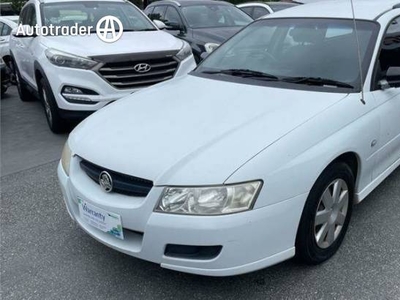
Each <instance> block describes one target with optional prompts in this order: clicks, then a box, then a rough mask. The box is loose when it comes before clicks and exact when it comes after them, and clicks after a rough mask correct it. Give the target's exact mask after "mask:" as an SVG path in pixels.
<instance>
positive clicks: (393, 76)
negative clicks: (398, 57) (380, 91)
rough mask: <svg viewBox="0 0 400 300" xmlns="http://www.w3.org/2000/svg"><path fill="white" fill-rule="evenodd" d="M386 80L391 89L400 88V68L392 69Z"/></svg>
mask: <svg viewBox="0 0 400 300" xmlns="http://www.w3.org/2000/svg"><path fill="white" fill-rule="evenodd" d="M386 80H387V82H388V83H389V86H390V87H394V88H400V67H390V68H389V69H388V71H387V73H386Z"/></svg>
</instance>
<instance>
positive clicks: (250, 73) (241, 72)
mask: <svg viewBox="0 0 400 300" xmlns="http://www.w3.org/2000/svg"><path fill="white" fill-rule="evenodd" d="M201 73H204V74H225V75H231V76H238V77H242V78H256V79H267V80H279V78H278V77H277V76H275V75H271V74H268V73H264V72H260V71H254V70H250V69H222V70H209V71H202V72H201Z"/></svg>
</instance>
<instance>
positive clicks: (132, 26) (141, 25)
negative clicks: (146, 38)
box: [42, 1, 157, 31]
mask: <svg viewBox="0 0 400 300" xmlns="http://www.w3.org/2000/svg"><path fill="white" fill-rule="evenodd" d="M105 16H114V17H117V18H118V19H119V20H120V21H121V22H122V25H123V28H124V31H147V30H157V29H156V28H155V27H154V26H153V25H152V24H151V22H150V21H149V20H148V19H146V17H144V16H143V14H142V13H141V12H140V11H139V10H138V9H136V8H135V7H134V6H133V5H131V4H129V3H125V2H107V1H80V2H59V3H46V4H43V5H42V23H43V24H44V25H45V26H50V25H54V26H67V27H71V26H74V25H75V24H78V26H85V27H88V26H92V27H93V28H94V30H95V29H96V25H97V22H98V21H99V20H100V19H101V18H103V17H105ZM116 29H118V27H117V28H116Z"/></svg>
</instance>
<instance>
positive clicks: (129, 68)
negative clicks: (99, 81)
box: [98, 55, 179, 89]
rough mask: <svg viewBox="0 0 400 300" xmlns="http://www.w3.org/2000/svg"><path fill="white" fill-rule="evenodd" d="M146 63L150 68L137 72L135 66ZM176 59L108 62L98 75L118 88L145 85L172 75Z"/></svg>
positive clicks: (163, 58) (158, 58)
mask: <svg viewBox="0 0 400 300" xmlns="http://www.w3.org/2000/svg"><path fill="white" fill-rule="evenodd" d="M140 64H147V65H149V66H150V70H149V71H147V72H142V73H141V72H138V71H136V70H135V66H138V65H140ZM178 64H179V63H178V61H177V60H175V59H174V58H173V57H165V55H164V56H163V57H157V58H147V59H140V60H132V61H130V60H129V61H119V62H108V63H106V64H104V65H103V66H102V67H101V68H100V69H99V71H98V72H99V73H100V75H101V76H102V77H103V78H104V79H105V80H106V81H108V82H109V83H110V84H111V85H113V86H114V87H116V88H118V89H132V88H143V87H147V86H150V85H153V84H156V83H159V82H162V81H165V80H168V79H171V78H173V77H174V74H175V72H176V69H177V68H178Z"/></svg>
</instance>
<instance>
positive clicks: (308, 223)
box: [296, 162, 355, 264]
mask: <svg viewBox="0 0 400 300" xmlns="http://www.w3.org/2000/svg"><path fill="white" fill-rule="evenodd" d="M354 184H355V179H354V175H353V173H352V171H351V169H350V167H349V166H348V165H347V164H345V163H342V162H338V163H334V164H332V165H330V166H329V167H328V168H327V169H325V171H324V172H323V173H322V174H321V176H320V177H319V178H318V180H317V181H316V183H315V184H314V186H313V188H312V189H311V192H310V194H309V196H308V199H307V201H306V204H305V206H304V210H303V214H302V216H301V220H300V225H299V228H298V231H297V237H296V256H297V257H298V258H299V259H300V260H301V261H303V262H305V263H308V264H320V263H322V262H324V261H326V260H327V259H329V258H330V257H332V256H333V255H334V254H335V253H336V251H337V250H338V249H339V247H340V245H341V244H342V242H343V239H344V236H345V235H346V231H347V228H348V225H349V222H350V218H351V214H352V210H353V209H352V208H353V198H354Z"/></svg>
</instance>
